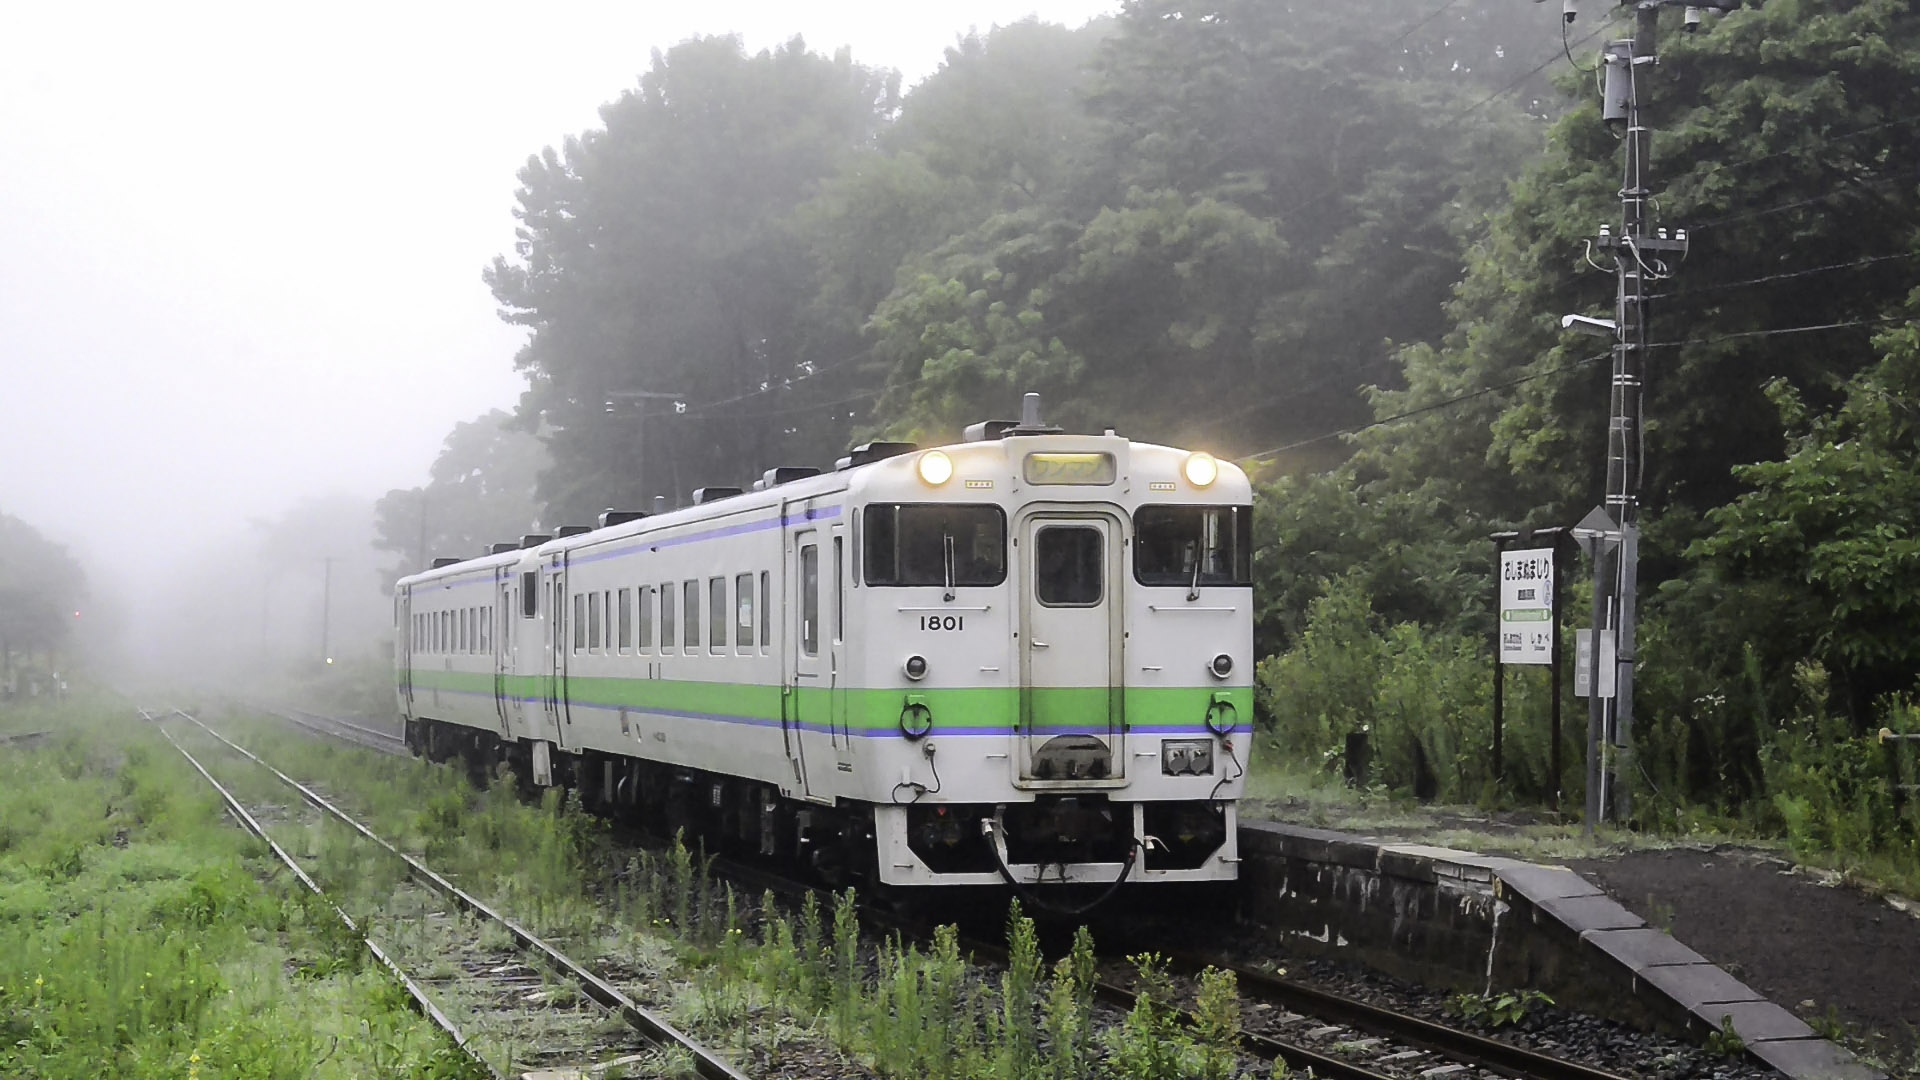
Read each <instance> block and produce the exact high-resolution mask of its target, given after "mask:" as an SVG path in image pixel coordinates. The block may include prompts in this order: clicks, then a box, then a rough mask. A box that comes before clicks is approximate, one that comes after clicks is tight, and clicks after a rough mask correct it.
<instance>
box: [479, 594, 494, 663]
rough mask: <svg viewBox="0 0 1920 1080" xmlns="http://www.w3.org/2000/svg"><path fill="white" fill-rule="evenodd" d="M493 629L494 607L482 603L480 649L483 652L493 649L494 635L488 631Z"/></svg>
mask: <svg viewBox="0 0 1920 1080" xmlns="http://www.w3.org/2000/svg"><path fill="white" fill-rule="evenodd" d="M491 629H493V607H492V606H491V605H488V604H482V605H480V651H481V652H483V653H484V652H490V651H492V645H493V635H492V634H491V633H488V631H490V630H491Z"/></svg>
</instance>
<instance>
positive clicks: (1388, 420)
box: [1234, 353, 1612, 463]
mask: <svg viewBox="0 0 1920 1080" xmlns="http://www.w3.org/2000/svg"><path fill="white" fill-rule="evenodd" d="M1611 355H1612V354H1611V353H1600V354H1598V355H1596V356H1589V357H1586V358H1584V359H1580V360H1575V361H1573V362H1572V363H1568V364H1562V365H1560V366H1559V367H1554V368H1548V369H1547V370H1545V371H1536V372H1534V373H1533V374H1531V375H1522V376H1521V377H1520V378H1517V379H1511V380H1509V381H1507V382H1503V383H1495V384H1494V385H1492V386H1483V387H1481V388H1480V389H1478V390H1474V391H1472V392H1470V393H1465V394H1461V395H1460V396H1458V397H1450V398H1447V399H1446V400H1445V401H1436V402H1434V403H1433V404H1431V405H1422V406H1420V407H1419V408H1417V409H1408V410H1407V411H1406V412H1403V413H1395V414H1394V415H1392V416H1383V417H1381V418H1380V419H1378V420H1375V421H1374V422H1373V423H1371V424H1362V425H1360V426H1359V427H1351V428H1341V429H1340V430H1339V431H1329V432H1327V433H1326V434H1325V435H1315V436H1314V437H1313V438H1311V439H1301V440H1300V441H1299V442H1293V443H1288V444H1287V445H1285V446H1276V447H1274V448H1273V449H1271V450H1262V451H1260V452H1259V453H1257V454H1248V455H1247V456H1245V457H1242V458H1235V459H1234V460H1235V462H1236V463H1238V462H1247V461H1258V460H1260V459H1261V458H1269V457H1273V456H1274V455H1276V454H1284V453H1286V452H1287V451H1289V450H1298V449H1300V448H1301V447H1304V446H1312V445H1313V444H1315V443H1322V442H1326V441H1327V440H1328V439H1338V438H1341V437H1343V436H1347V435H1358V434H1360V433H1361V432H1363V431H1371V430H1373V429H1374V428H1377V427H1384V426H1385V425H1387V424H1392V423H1397V422H1399V421H1401V420H1406V419H1408V418H1410V417H1415V416H1419V415H1420V414H1422V413H1430V412H1433V411H1434V410H1435V409H1444V408H1447V407H1448V406H1450V405H1458V404H1460V403H1461V402H1464V401H1472V400H1473V399H1475V398H1482V397H1486V396H1487V395H1488V394H1497V393H1499V392H1500V391H1502V390H1511V389H1513V388H1514V387H1516V386H1519V385H1521V384H1523V383H1530V382H1533V381H1534V380H1536V379H1544V378H1546V377H1548V376H1549V375H1558V374H1560V373H1562V372H1566V371H1572V370H1573V369H1574V368H1577V367H1584V366H1585V365H1587V364H1591V363H1594V362H1596V361H1600V360H1605V359H1606V358H1607V357H1609V356H1611Z"/></svg>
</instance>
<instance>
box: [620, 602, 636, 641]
mask: <svg viewBox="0 0 1920 1080" xmlns="http://www.w3.org/2000/svg"><path fill="white" fill-rule="evenodd" d="M620 651H621V652H623V653H626V652H632V651H633V590H632V589H621V590H620Z"/></svg>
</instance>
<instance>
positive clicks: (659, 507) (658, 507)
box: [653, 495, 671, 514]
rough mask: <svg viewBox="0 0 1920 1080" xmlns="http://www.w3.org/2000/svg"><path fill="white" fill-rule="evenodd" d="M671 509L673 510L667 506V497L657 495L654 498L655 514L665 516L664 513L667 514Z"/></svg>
mask: <svg viewBox="0 0 1920 1080" xmlns="http://www.w3.org/2000/svg"><path fill="white" fill-rule="evenodd" d="M669 509H671V508H670V507H668V506H667V497H666V496H665V495H655V496H654V497H653V512H654V513H656V514H664V513H666V512H667V511H668V510H669Z"/></svg>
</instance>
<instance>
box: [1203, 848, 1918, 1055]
mask: <svg viewBox="0 0 1920 1080" xmlns="http://www.w3.org/2000/svg"><path fill="white" fill-rule="evenodd" d="M1241 829H1242V834H1243V836H1242V840H1241V850H1242V852H1243V853H1247V854H1249V855H1252V856H1254V857H1256V858H1257V857H1260V853H1261V852H1262V851H1266V850H1271V849H1272V848H1273V847H1274V846H1275V845H1276V844H1277V845H1278V846H1280V847H1282V848H1284V849H1285V851H1286V853H1287V855H1288V856H1289V857H1292V858H1297V859H1302V860H1305V861H1310V862H1319V863H1324V864H1329V865H1334V866H1343V867H1349V868H1353V869H1358V870H1365V871H1370V872H1373V873H1377V874H1381V875H1388V876H1392V877H1397V878H1400V879H1402V880H1407V881H1414V882H1430V883H1431V882H1442V883H1444V882H1449V881H1450V882H1455V883H1457V884H1458V885H1459V886H1464V887H1467V888H1471V889H1484V890H1487V891H1490V892H1491V893H1492V895H1493V896H1494V898H1495V899H1496V900H1501V901H1504V900H1505V899H1506V898H1507V897H1508V896H1509V895H1511V896H1513V897H1518V898H1520V899H1523V900H1525V901H1526V903H1527V904H1528V905H1529V906H1531V907H1532V908H1533V910H1534V911H1535V912H1536V913H1537V915H1538V916H1544V917H1546V918H1549V919H1552V920H1553V921H1554V922H1555V923H1558V924H1559V925H1560V926H1562V927H1564V928H1565V929H1566V930H1567V931H1569V932H1570V933H1571V934H1572V936H1573V937H1574V938H1576V939H1577V940H1578V942H1579V944H1580V947H1581V948H1582V949H1585V950H1590V952H1591V954H1592V955H1593V956H1595V957H1596V958H1598V959H1599V960H1600V961H1601V962H1602V963H1603V964H1604V965H1606V966H1608V967H1612V968H1614V969H1617V970H1620V971H1624V972H1625V973H1626V974H1627V975H1628V976H1629V985H1630V986H1631V988H1632V990H1633V991H1634V992H1635V993H1636V994H1639V993H1640V992H1641V991H1642V988H1643V987H1644V988H1645V989H1647V990H1651V991H1654V992H1655V993H1657V994H1658V996H1659V997H1661V998H1664V999H1665V1000H1667V1001H1669V1002H1671V1003H1672V1004H1673V1005H1675V1006H1677V1007H1678V1010H1679V1012H1681V1013H1682V1014H1685V1015H1687V1016H1689V1017H1690V1018H1691V1019H1692V1020H1693V1021H1694V1024H1693V1025H1691V1026H1694V1027H1695V1028H1696V1029H1700V1028H1704V1029H1713V1030H1717V1029H1719V1028H1720V1027H1721V1025H1722V1023H1723V1022H1727V1023H1731V1025H1732V1027H1733V1030H1734V1032H1735V1033H1736V1034H1738V1035H1739V1036H1740V1038H1741V1040H1742V1042H1743V1043H1744V1045H1745V1047H1746V1050H1747V1053H1748V1054H1750V1055H1751V1056H1752V1057H1754V1058H1756V1059H1758V1060H1759V1061H1761V1062H1764V1063H1765V1064H1767V1065H1769V1066H1771V1067H1773V1068H1775V1069H1778V1070H1779V1071H1780V1072H1781V1073H1783V1074H1785V1075H1787V1076H1789V1077H1792V1078H1793V1080H1887V1078H1886V1075H1885V1074H1884V1073H1881V1072H1878V1071H1877V1070H1874V1069H1872V1068H1869V1067H1868V1066H1867V1065H1866V1064H1864V1063H1863V1062H1861V1061H1860V1060H1859V1059H1858V1058H1856V1057H1854V1055H1853V1054H1852V1053H1851V1052H1850V1051H1848V1050H1847V1049H1846V1048H1844V1047H1841V1046H1839V1045H1836V1044H1835V1043H1833V1042H1830V1041H1828V1040H1826V1039H1822V1038H1820V1037H1818V1036H1817V1035H1816V1034H1815V1033H1814V1032H1813V1029H1811V1028H1809V1027H1808V1026H1807V1025H1806V1024H1804V1023H1802V1022H1801V1021H1800V1020H1799V1019H1798V1018H1797V1017H1795V1016H1794V1015H1793V1014H1792V1013H1790V1012H1788V1011H1787V1010H1786V1009H1783V1008H1781V1007H1780V1006H1779V1005H1776V1004H1774V1003H1773V1002H1770V1001H1768V1000H1766V999H1765V998H1764V997H1763V996H1762V995H1761V994H1760V993H1759V992H1757V991H1755V990H1754V989H1753V988H1752V987H1750V986H1748V985H1746V984H1745V983H1743V982H1741V981H1740V980H1739V979H1736V978H1734V977H1733V976H1732V975H1730V974H1728V973H1727V972H1726V971H1725V970H1723V969H1722V968H1720V967H1719V966H1717V965H1715V964H1713V963H1712V962H1710V961H1709V960H1707V958H1706V957H1704V956H1701V955H1700V954H1699V953H1697V952H1695V951H1694V950H1692V949H1690V948H1688V947H1687V946H1686V945H1684V944H1682V943H1681V942H1679V941H1677V940H1675V939H1674V938H1673V937H1672V936H1671V935H1670V934H1667V933H1665V932H1663V931H1659V930H1655V929H1652V928H1650V927H1648V926H1647V924H1646V920H1644V919H1642V918H1641V917H1640V916H1638V915H1635V914H1633V913H1632V912H1631V911H1628V910H1627V909H1626V908H1625V907H1623V906H1622V905H1621V904H1620V903H1619V902H1617V901H1615V900H1614V899H1613V898H1612V897H1609V896H1607V895H1606V892H1605V891H1604V890H1603V889H1601V888H1600V887H1599V886H1597V885H1595V884H1594V883H1593V882H1591V881H1588V880H1587V879H1586V878H1585V877H1582V876H1581V875H1580V874H1577V873H1575V872H1574V871H1572V870H1569V869H1567V868H1566V867H1562V866H1549V865H1541V864H1538V863H1530V862H1525V861H1523V860H1519V859H1513V858H1507V857H1504V856H1489V855H1482V854H1480V853H1478V852H1473V851H1467V850H1463V849H1459V848H1443V847H1435V846H1431V845H1426V844H1414V843H1389V842H1384V841H1380V840H1374V839H1370V838H1367V837H1364V836H1360V835H1357V834H1353V833H1342V832H1336V831H1334V830H1331V829H1316V828H1308V827H1303V826H1294V825H1287V824H1284V823H1280V822H1265V821H1263V822H1243V823H1242V826H1241ZM1249 832H1251V833H1253V834H1254V835H1255V836H1258V837H1259V839H1257V840H1255V841H1254V842H1253V843H1251V844H1250V843H1249V838H1248V836H1247V835H1246V834H1248V833H1249Z"/></svg>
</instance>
